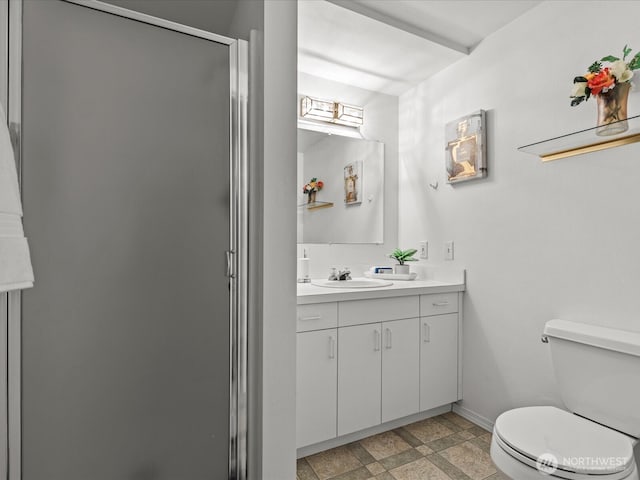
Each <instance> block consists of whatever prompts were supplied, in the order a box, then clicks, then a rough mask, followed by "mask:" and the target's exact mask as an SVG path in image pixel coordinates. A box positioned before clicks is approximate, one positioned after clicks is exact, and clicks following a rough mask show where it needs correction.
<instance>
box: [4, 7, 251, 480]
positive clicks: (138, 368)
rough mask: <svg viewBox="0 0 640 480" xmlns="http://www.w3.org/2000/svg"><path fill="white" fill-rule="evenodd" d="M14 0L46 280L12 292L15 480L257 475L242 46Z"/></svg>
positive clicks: (151, 20)
mask: <svg viewBox="0 0 640 480" xmlns="http://www.w3.org/2000/svg"><path fill="white" fill-rule="evenodd" d="M9 9H10V12H9V50H10V65H9V99H8V111H9V120H10V124H11V128H12V130H13V132H14V133H15V137H16V146H17V147H18V148H17V149H16V152H17V156H18V163H19V169H20V172H21V182H22V195H23V206H24V227H25V232H26V235H27V237H28V239H29V243H30V246H31V252H32V260H33V265H34V270H35V275H36V286H35V287H34V288H33V289H31V290H28V291H24V292H23V293H22V294H15V293H14V294H11V295H9V296H8V299H7V300H4V302H5V303H6V304H7V307H6V308H7V310H8V312H9V313H8V316H9V332H8V335H9V344H10V347H9V348H10V352H9V362H10V365H9V371H10V378H9V399H10V400H9V407H8V409H9V427H8V431H9V433H8V439H9V442H8V443H9V459H8V464H9V478H10V479H11V480H18V479H21V480H87V479H90V480H178V479H179V480H205V479H210V480H220V479H223V478H230V479H243V478H245V477H246V420H247V418H246V408H247V405H246V398H247V390H246V374H247V372H246V368H247V366H246V358H247V347H246V346H247V338H246V337H247V335H246V334H247V332H246V324H247V323H246V316H247V311H246V310H247V301H246V300H247V275H246V271H247V228H246V225H247V160H246V158H247V151H246V150H247V147H246V136H247V135H246V111H247V43H246V42H244V41H242V40H232V39H228V38H225V37H223V36H220V35H216V34H213V33H210V32H205V31H201V30H197V29H194V28H191V27H188V26H184V25H180V24H176V23H172V22H170V21H166V20H162V19H158V18H155V17H150V16H147V15H144V14H140V13H138V12H133V11H129V10H125V9H123V8H120V7H116V6H113V5H109V4H105V3H101V2H96V1H92V0H88V1H83V0H48V1H41V0H22V1H19V0H16V1H14V0H11V1H10V3H9ZM12 339H13V340H16V341H12ZM11 362H13V367H12V366H11ZM16 363H19V366H17V367H16ZM12 368H13V371H14V372H15V371H17V372H18V374H14V375H13V377H12V376H11V371H12ZM16 368H17V370H15V369H16Z"/></svg>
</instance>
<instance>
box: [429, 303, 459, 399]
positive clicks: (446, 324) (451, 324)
mask: <svg viewBox="0 0 640 480" xmlns="http://www.w3.org/2000/svg"><path fill="white" fill-rule="evenodd" d="M457 312H458V294H457V293H445V294H440V295H437V294H435V295H421V296H420V315H421V318H420V410H429V409H430V408H435V407H439V406H441V405H445V404H447V403H452V402H455V401H457V400H458V399H459V397H458V358H459V355H458V345H459V335H458V327H459V325H458V313H457Z"/></svg>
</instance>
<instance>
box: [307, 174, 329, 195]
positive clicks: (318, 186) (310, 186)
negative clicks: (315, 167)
mask: <svg viewBox="0 0 640 480" xmlns="http://www.w3.org/2000/svg"><path fill="white" fill-rule="evenodd" d="M322 187H324V182H323V181H322V180H318V179H317V178H316V177H313V178H312V179H311V181H310V182H309V183H307V184H306V185H305V186H304V187H302V193H311V192H318V191H320V190H322Z"/></svg>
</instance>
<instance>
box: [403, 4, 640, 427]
mask: <svg viewBox="0 0 640 480" xmlns="http://www.w3.org/2000/svg"><path fill="white" fill-rule="evenodd" d="M587 3H588V5H587V4H585V2H568V1H562V2H560V1H553V2H545V3H542V4H541V5H539V6H538V7H536V8H534V9H533V10H531V11H530V12H528V13H526V14H524V15H523V16H522V17H520V18H518V19H516V20H515V21H514V22H513V23H511V24H510V25H508V26H506V27H504V28H503V29H501V30H500V31H498V32H496V33H495V34H493V35H492V36H491V37H489V38H488V39H486V40H485V41H484V42H482V43H481V44H480V45H479V46H478V47H477V48H476V49H475V50H474V51H473V53H472V54H471V55H470V56H469V57H468V58H465V59H463V60H461V61H459V62H458V63H456V64H454V65H453V66H451V67H449V68H448V69H446V70H444V71H442V72H440V73H439V74H438V75H436V76H434V77H432V78H431V79H429V80H427V81H425V82H424V83H422V84H421V85H419V86H418V87H417V88H415V89H414V90H412V91H409V92H407V93H406V94H404V95H403V96H402V97H401V99H400V147H399V148H400V172H399V183H400V185H401V188H400V191H399V211H400V214H399V239H400V242H399V243H400V244H401V245H403V246H409V245H415V244H417V242H418V241H419V240H422V239H428V240H429V242H430V260H429V261H430V262H433V263H445V262H444V261H443V242H444V241H445V240H454V241H455V260H454V261H453V262H446V263H447V264H450V265H457V266H461V267H466V268H467V269H468V274H467V280H468V283H467V288H468V291H467V293H466V295H465V302H464V308H465V311H464V316H465V317H464V353H463V355H464V401H463V403H462V405H463V407H465V408H468V409H469V410H471V411H473V412H475V413H477V414H479V415H481V416H483V417H485V418H486V419H488V420H490V421H493V420H495V418H496V416H497V415H499V414H500V413H501V412H502V411H504V410H506V409H510V408H513V407H516V406H521V405H535V404H546V403H550V404H557V405H560V404H561V403H560V398H559V396H558V388H557V385H556V383H555V380H554V376H553V371H552V368H551V361H550V356H549V348H548V346H547V345H543V344H542V343H541V342H540V335H541V332H542V328H543V326H544V323H545V322H546V321H547V320H549V319H552V318H563V319H568V320H576V321H582V322H587V323H596V324H601V325H608V326H612V327H618V328H623V329H629V330H636V331H640V322H639V320H638V318H639V316H638V312H637V302H636V300H635V299H636V296H637V294H638V281H637V279H638V269H639V267H640V224H639V222H638V219H639V218H640V189H639V188H638V178H639V177H638V173H637V169H638V163H637V162H638V157H639V156H640V144H635V145H630V146H625V147H621V148H617V149H612V150H606V151H603V152H599V153H592V154H588V155H583V156H579V157H574V158H571V159H565V160H559V161H556V162H550V163H546V164H543V163H542V162H541V161H540V160H539V159H538V158H537V157H534V156H531V155H528V154H524V153H520V152H518V151H517V148H518V147H519V146H522V145H526V144H530V143H533V142H536V141H540V140H544V139H546V138H550V137H554V136H558V135H562V134H565V133H570V132H572V131H575V130H578V129H582V128H588V127H592V126H595V121H596V102H595V101H594V100H593V99H591V100H589V101H588V102H587V103H586V104H582V105H580V106H578V107H574V108H572V107H570V106H569V92H570V90H571V87H572V80H573V77H574V76H576V75H580V74H582V73H583V72H584V71H585V69H586V67H588V66H589V65H590V64H591V63H592V62H593V61H594V60H596V59H599V58H601V57H603V56H605V55H609V54H613V55H620V54H621V51H622V48H623V46H624V45H625V44H627V43H628V44H629V45H630V46H631V47H633V48H634V53H635V52H636V51H637V50H638V49H640V35H639V34H638V28H637V19H638V18H640V3H639V2H628V1H627V2H615V1H607V2H604V1H599V2H587ZM614 18H615V20H613V19H614ZM636 78H637V80H636V81H637V82H640V73H637V74H636ZM478 109H485V110H487V112H488V116H487V117H488V158H489V176H488V178H487V179H485V180H478V181H474V182H468V183H465V184H457V185H455V186H450V185H447V184H446V180H445V170H444V158H445V157H444V154H445V152H444V125H445V123H446V122H448V121H450V120H453V119H455V118H457V117H460V116H462V115H465V114H467V113H470V112H473V111H475V110H478ZM638 113H640V92H638V91H637V90H636V91H632V94H631V96H630V103H629V114H630V115H637V114H638ZM436 181H438V182H439V184H440V187H439V188H438V189H437V190H433V189H431V188H429V187H428V185H427V184H428V183H430V182H431V183H435V182H436Z"/></svg>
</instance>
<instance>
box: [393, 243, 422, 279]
mask: <svg viewBox="0 0 640 480" xmlns="http://www.w3.org/2000/svg"><path fill="white" fill-rule="evenodd" d="M417 251H418V250H416V249H415V248H409V249H408V250H400V249H399V248H396V249H395V250H394V251H393V253H392V254H390V255H389V258H393V259H394V260H395V261H397V262H398V264H397V265H394V266H393V273H395V274H397V275H408V274H409V265H405V262H417V261H418V259H417V258H413V256H414V255H415V254H416V252H417Z"/></svg>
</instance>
